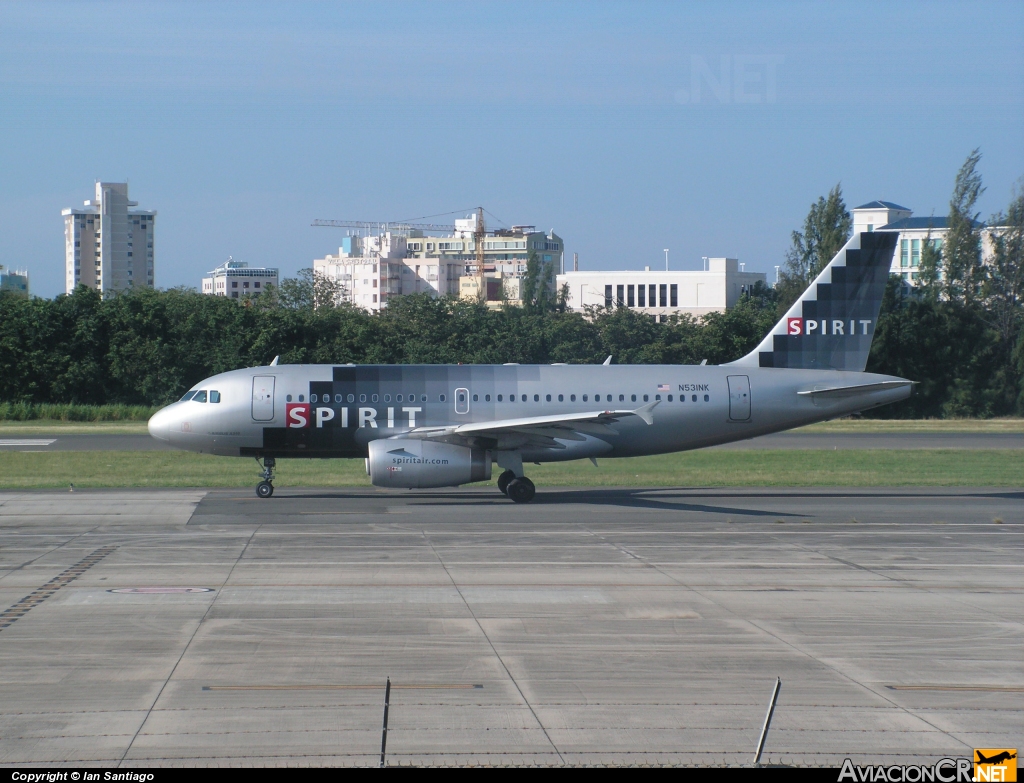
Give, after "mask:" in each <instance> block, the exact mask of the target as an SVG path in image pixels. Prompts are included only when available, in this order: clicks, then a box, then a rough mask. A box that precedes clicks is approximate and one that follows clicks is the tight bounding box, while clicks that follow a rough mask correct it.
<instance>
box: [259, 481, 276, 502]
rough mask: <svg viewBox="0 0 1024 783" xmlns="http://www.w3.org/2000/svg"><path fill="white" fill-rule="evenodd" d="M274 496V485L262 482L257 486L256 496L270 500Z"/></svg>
mask: <svg viewBox="0 0 1024 783" xmlns="http://www.w3.org/2000/svg"><path fill="white" fill-rule="evenodd" d="M273 494H274V485H273V484H271V483H270V482H269V481H261V482H260V483H259V484H257V485H256V496H257V497H261V498H269V497H270V496H271V495H273Z"/></svg>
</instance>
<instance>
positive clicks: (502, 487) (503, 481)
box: [498, 470, 516, 495]
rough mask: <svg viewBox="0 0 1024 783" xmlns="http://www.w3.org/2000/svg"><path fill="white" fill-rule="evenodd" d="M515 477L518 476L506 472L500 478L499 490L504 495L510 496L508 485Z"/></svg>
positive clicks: (508, 471) (509, 471)
mask: <svg viewBox="0 0 1024 783" xmlns="http://www.w3.org/2000/svg"><path fill="white" fill-rule="evenodd" d="M515 477H516V474H515V473H513V472H512V471H511V470H506V471H505V472H504V473H502V474H501V475H500V476H498V490H499V491H500V492H501V494H502V495H507V494H508V485H509V484H510V483H511V482H512V480H513V479H514V478H515Z"/></svg>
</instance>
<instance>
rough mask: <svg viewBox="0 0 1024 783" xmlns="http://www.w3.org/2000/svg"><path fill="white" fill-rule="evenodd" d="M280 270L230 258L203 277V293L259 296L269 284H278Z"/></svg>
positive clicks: (229, 295)
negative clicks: (253, 265) (251, 264)
mask: <svg viewBox="0 0 1024 783" xmlns="http://www.w3.org/2000/svg"><path fill="white" fill-rule="evenodd" d="M277 280H278V271H277V270H276V269H273V268H269V267H250V266H249V265H248V264H247V263H246V262H245V261H235V260H234V259H233V258H231V257H230V256H228V260H227V261H225V262H224V263H223V264H221V265H220V266H219V267H217V268H216V269H214V270H213V271H211V272H209V273H208V274H207V276H206V277H204V278H203V293H204V294H209V295H210V296H226V297H228V298H229V299H241V298H242V297H243V296H257V295H259V294H262V293H263V292H264V291H266V290H267V286H268V285H273V286H277Z"/></svg>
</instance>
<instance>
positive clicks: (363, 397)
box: [359, 394, 366, 402]
mask: <svg viewBox="0 0 1024 783" xmlns="http://www.w3.org/2000/svg"><path fill="white" fill-rule="evenodd" d="M359 402H366V395H365V394H360V395H359Z"/></svg>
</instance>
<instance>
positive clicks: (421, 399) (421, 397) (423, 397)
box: [420, 394, 427, 402]
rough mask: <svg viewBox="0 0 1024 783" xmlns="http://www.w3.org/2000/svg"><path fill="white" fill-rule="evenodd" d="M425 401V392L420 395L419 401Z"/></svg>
mask: <svg viewBox="0 0 1024 783" xmlns="http://www.w3.org/2000/svg"><path fill="white" fill-rule="evenodd" d="M426 401H427V395H425V394H423V395H420V402H426Z"/></svg>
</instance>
